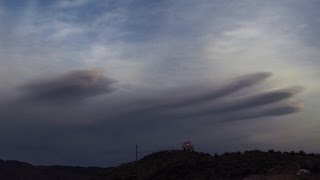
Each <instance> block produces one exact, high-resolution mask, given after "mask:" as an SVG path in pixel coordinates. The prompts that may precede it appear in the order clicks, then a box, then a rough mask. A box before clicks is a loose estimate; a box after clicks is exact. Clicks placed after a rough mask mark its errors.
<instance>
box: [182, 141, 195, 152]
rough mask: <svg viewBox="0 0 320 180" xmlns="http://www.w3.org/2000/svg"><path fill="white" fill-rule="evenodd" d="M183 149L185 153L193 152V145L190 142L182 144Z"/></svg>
mask: <svg viewBox="0 0 320 180" xmlns="http://www.w3.org/2000/svg"><path fill="white" fill-rule="evenodd" d="M182 148H183V150H184V151H188V152H193V151H194V149H193V145H192V143H191V142H190V141H185V142H182Z"/></svg>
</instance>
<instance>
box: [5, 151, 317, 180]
mask: <svg viewBox="0 0 320 180" xmlns="http://www.w3.org/2000/svg"><path fill="white" fill-rule="evenodd" d="M300 169H308V170H310V171H311V174H310V175H302V176H297V175H296V173H297V171H299V170H300ZM319 177H320V155H318V154H306V153H304V152H303V151H300V152H284V153H283V152H279V151H273V150H270V151H268V152H262V151H258V150H254V151H246V152H244V153H241V152H235V153H224V154H223V155H217V154H215V155H213V156H211V155H210V154H206V153H199V152H187V151H182V150H172V151H161V152H157V153H153V154H151V155H148V156H146V157H144V158H142V159H140V160H139V161H137V162H131V163H127V164H122V165H120V166H118V167H113V168H95V167H91V168H84V167H68V166H33V165H30V164H27V163H22V162H18V161H1V160H0V180H90V179H91V180H109V179H119V180H125V179H126V180H130V179H132V180H134V179H142V180H143V179H155V180H157V179H178V180H179V179H181V180H182V179H183V180H188V179H199V180H201V179H218V180H219V179H227V180H228V179H234V180H238V179H246V180H254V179H257V180H265V179H272V180H274V179H278V180H289V179H320V178H319Z"/></svg>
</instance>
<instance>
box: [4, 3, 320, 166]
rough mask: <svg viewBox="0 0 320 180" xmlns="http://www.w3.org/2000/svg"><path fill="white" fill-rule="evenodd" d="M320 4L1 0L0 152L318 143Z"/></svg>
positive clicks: (93, 158) (117, 155) (99, 161)
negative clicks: (189, 143)
mask: <svg viewBox="0 0 320 180" xmlns="http://www.w3.org/2000/svg"><path fill="white" fill-rule="evenodd" d="M319 8H320V1H318V0H305V1H302V0H270V1H263V0H229V1H226V0H181V1H179V0H27V1H20V0H0V83H1V86H0V144H1V148H0V158H1V159H16V160H20V161H26V162H29V163H33V164H41V165H52V164H62V165H82V166H112V165H118V164H120V163H123V162H128V161H131V160H134V159H135V144H138V145H139V156H140V157H141V156H143V155H146V154H149V153H152V152H155V151H158V150H163V149H176V148H180V146H181V142H182V141H184V140H191V141H192V142H193V144H194V146H195V149H196V150H198V151H204V152H208V153H222V152H225V151H238V150H239V151H243V150H248V149H262V150H267V149H275V150H283V151H284V150H288V151H291V150H301V149H303V150H305V151H306V152H316V153H320V136H319V133H318V132H319V128H320V122H319V119H318V117H319V116H320V112H319V111H318V106H319V105H320V94H319V92H320V91H319V90H320V84H319V83H318V81H319V78H320V73H319V71H318V70H319V68H320V61H319V60H318V58H319V57H320V38H319V32H320V11H319Z"/></svg>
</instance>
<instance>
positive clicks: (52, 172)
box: [0, 160, 108, 180]
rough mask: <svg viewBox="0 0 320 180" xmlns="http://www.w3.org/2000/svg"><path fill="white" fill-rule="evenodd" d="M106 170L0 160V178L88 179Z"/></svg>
mask: <svg viewBox="0 0 320 180" xmlns="http://www.w3.org/2000/svg"><path fill="white" fill-rule="evenodd" d="M107 170H108V169H103V168H96V167H88V168H84V167H70V166H33V165H30V164H27V163H23V162H18V161H2V160H0V180H89V179H91V178H92V177H94V176H96V175H97V174H99V173H102V172H106V171H107Z"/></svg>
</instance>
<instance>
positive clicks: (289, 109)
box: [0, 70, 302, 159]
mask: <svg viewBox="0 0 320 180" xmlns="http://www.w3.org/2000/svg"><path fill="white" fill-rule="evenodd" d="M270 76H271V73H265V72H261V73H255V74H249V75H246V76H242V77H239V78H236V79H234V80H233V81H231V83H226V84H225V85H222V86H214V87H212V89H208V90H207V91H206V92H203V91H201V90H199V85H198V86H189V87H191V88H185V89H184V90H185V91H187V93H186V94H189V95H188V96H186V95H185V96H179V97H177V98H172V97H173V94H179V93H180V90H181V89H180V90H171V91H164V92H157V94H155V95H152V96H151V97H150V96H149V97H145V96H143V95H142V96H141V95H140V96H137V94H135V96H134V95H133V94H134V93H130V95H127V94H121V98H122V99H121V100H119V99H118V98H119V96H118V95H119V93H115V94H112V93H111V92H113V91H116V89H114V88H112V85H113V83H114V82H115V81H113V80H111V79H109V78H107V77H104V76H103V75H102V73H101V72H99V71H96V70H80V71H72V72H70V73H67V74H65V75H61V76H58V77H53V78H47V79H42V80H40V81H33V82H31V83H29V84H26V85H25V86H23V89H22V90H24V91H22V93H23V94H22V96H18V97H16V99H15V100H13V101H11V102H8V103H6V104H7V105H8V104H10V106H3V107H2V106H0V119H2V126H1V128H2V129H0V130H2V131H0V132H2V134H1V135H2V137H7V136H9V134H10V136H21V134H23V138H20V139H15V142H14V144H15V145H19V144H27V145H30V148H33V144H34V143H35V142H37V143H38V144H40V145H41V146H42V147H44V148H47V149H50V151H48V152H43V151H41V152H36V153H40V154H41V155H42V157H44V156H48V157H51V156H52V154H50V153H52V152H60V153H61V152H64V151H68V152H69V153H70V152H77V153H76V154H74V153H71V154H72V155H71V156H72V158H71V159H81V157H83V156H88V154H87V153H88V152H92V154H97V155H96V157H95V158H96V159H99V158H101V156H103V155H102V154H103V153H104V151H105V150H110V148H112V149H114V151H115V152H116V151H117V150H119V148H120V150H124V151H126V152H127V150H129V149H130V147H129V146H130V143H132V142H142V143H143V142H146V141H148V139H157V140H158V141H159V142H160V143H166V141H167V139H165V138H175V137H181V136H184V134H183V133H184V129H192V130H194V131H197V133H200V134H201V133H202V132H198V130H199V129H201V127H203V126H205V127H212V128H214V127H215V125H217V124H218V123H219V125H221V126H223V125H224V123H225V122H231V123H232V122H234V121H239V120H244V119H255V118H264V117H271V116H277V117H281V116H285V115H289V114H294V113H297V112H300V111H301V110H302V107H301V106H298V105H296V104H294V103H290V102H291V101H289V100H291V99H293V98H295V96H296V95H297V94H298V93H299V92H301V91H302V88H301V87H299V86H296V87H290V88H282V89H277V90H269V91H268V90H261V91H259V86H258V85H259V83H262V82H263V81H264V80H265V79H267V78H269V77H270ZM200 86H201V85H200ZM254 86H258V87H256V88H255V90H256V91H255V95H250V94H249V91H246V89H248V88H251V87H254ZM192 87H194V88H192ZM204 87H208V86H207V84H206V85H204ZM238 91H242V93H241V94H247V95H246V96H240V95H239V94H236V93H237V92H238ZM124 92H125V91H124ZM124 92H121V93H124ZM168 92H169V93H168ZM109 93H110V94H109ZM158 93H160V94H158ZM104 94H107V95H108V98H100V99H98V100H97V99H92V101H84V100H85V99H88V98H90V97H96V96H98V95H104ZM146 94H149V93H146ZM190 94H192V95H190ZM133 96H134V97H133ZM239 96H240V97H239ZM123 97H127V99H125V98H123ZM159 97H161V98H159ZM145 99H147V101H146V100H145ZM35 102H41V103H35ZM56 102H57V103H56ZM144 102H146V103H144ZM57 104H58V106H56V105H57ZM64 104H66V105H64ZM21 120H23V121H21ZM213 124H214V125H213ZM8 127H10V128H8ZM52 127H55V130H53V129H52ZM31 128H32V129H33V131H32V133H30V132H29V129H31ZM8 129H10V131H7V130H8ZM47 137H50V138H51V140H50V141H48V139H47ZM35 139H36V140H35ZM66 139H67V140H66ZM79 139H80V141H79ZM0 141H1V139H0ZM179 141H180V139H179ZM74 142H77V144H73V143H74ZM106 142H107V143H106ZM119 142H122V143H121V144H119ZM103 143H105V144H103ZM102 144H103V145H102ZM70 146H72V147H71V149H68V148H69V147H70ZM101 146H103V148H102V149H99V148H100V147H101ZM92 147H99V148H98V149H95V148H92ZM66 149H67V150H66ZM28 150H29V151H30V149H29V146H26V148H25V149H23V151H24V152H26V151H28ZM35 151H36V150H35ZM98 154H99V155H98ZM104 155H105V154H104ZM114 155H119V156H120V155H123V154H121V153H120V154H117V153H115V154H114ZM35 156H36V157H38V156H37V155H35ZM90 156H91V155H90ZM111 156H112V155H110V157H106V158H109V159H112V158H111Z"/></svg>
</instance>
